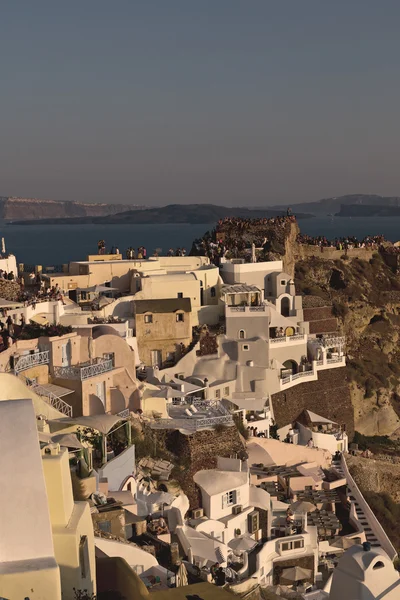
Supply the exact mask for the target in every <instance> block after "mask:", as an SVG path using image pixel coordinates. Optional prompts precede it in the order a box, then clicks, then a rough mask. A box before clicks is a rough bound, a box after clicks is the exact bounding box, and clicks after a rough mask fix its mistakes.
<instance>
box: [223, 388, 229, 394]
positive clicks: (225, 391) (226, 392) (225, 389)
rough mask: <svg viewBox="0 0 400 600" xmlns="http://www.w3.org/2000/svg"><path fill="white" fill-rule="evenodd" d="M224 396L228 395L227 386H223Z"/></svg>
mask: <svg viewBox="0 0 400 600" xmlns="http://www.w3.org/2000/svg"><path fill="white" fill-rule="evenodd" d="M224 396H229V387H224Z"/></svg>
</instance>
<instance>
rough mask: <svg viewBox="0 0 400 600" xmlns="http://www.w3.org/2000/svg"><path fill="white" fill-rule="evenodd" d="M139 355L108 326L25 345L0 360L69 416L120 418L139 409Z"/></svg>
mask: <svg viewBox="0 0 400 600" xmlns="http://www.w3.org/2000/svg"><path fill="white" fill-rule="evenodd" d="M135 363H136V360H135V353H134V351H133V350H132V348H131V347H130V346H129V345H128V344H127V343H126V341H125V340H124V339H123V338H122V337H121V336H120V335H119V334H118V333H117V331H116V330H115V329H114V328H113V327H110V326H107V325H99V326H96V327H93V328H92V327H87V328H85V327H82V328H80V329H78V330H77V332H74V333H69V334H66V335H63V336H56V337H40V338H37V339H33V340H22V341H19V342H17V343H16V344H14V345H13V346H11V347H10V348H9V349H8V350H6V351H5V352H2V353H1V354H0V369H1V370H3V371H11V372H14V373H15V374H16V375H18V377H19V378H20V379H22V380H23V381H24V382H28V383H29V384H30V385H31V386H32V389H33V390H34V391H35V392H36V394H39V395H41V396H43V397H45V398H46V400H47V401H48V402H49V403H50V404H51V405H52V406H55V407H56V408H57V410H62V412H63V413H64V414H65V415H67V416H75V417H76V416H79V415H95V414H101V413H112V414H116V413H119V412H121V411H124V410H126V409H133V408H134V406H135V405H136V400H137V398H136V395H137V384H136V367H135Z"/></svg>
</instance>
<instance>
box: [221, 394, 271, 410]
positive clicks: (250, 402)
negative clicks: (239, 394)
mask: <svg viewBox="0 0 400 600" xmlns="http://www.w3.org/2000/svg"><path fill="white" fill-rule="evenodd" d="M229 402H232V404H235V405H236V406H237V407H238V408H240V409H242V410H255V411H261V410H263V409H264V407H265V405H266V403H267V402H268V398H236V397H235V393H233V394H232V398H231V399H230V400H229Z"/></svg>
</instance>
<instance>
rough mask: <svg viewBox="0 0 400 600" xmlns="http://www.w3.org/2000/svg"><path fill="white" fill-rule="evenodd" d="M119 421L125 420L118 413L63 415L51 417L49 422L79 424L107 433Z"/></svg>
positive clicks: (66, 424)
mask: <svg viewBox="0 0 400 600" xmlns="http://www.w3.org/2000/svg"><path fill="white" fill-rule="evenodd" d="M120 421H126V419H123V418H122V417H119V416H118V415H93V416H92V417H65V418H64V419H53V420H52V421H50V423H58V424H59V425H63V424H65V426H68V425H80V426H81V427H89V428H90V429H95V430H96V431H100V433H104V434H107V433H108V432H109V431H111V429H112V428H113V427H114V425H116V424H117V423H119V422H120Z"/></svg>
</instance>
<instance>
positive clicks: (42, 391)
mask: <svg viewBox="0 0 400 600" xmlns="http://www.w3.org/2000/svg"><path fill="white" fill-rule="evenodd" d="M30 387H31V389H32V390H33V391H34V392H35V394H37V395H38V396H40V397H41V398H43V399H44V400H45V401H46V402H47V403H48V404H50V406H52V407H53V408H55V409H56V410H58V411H59V412H61V413H62V414H63V415H66V416H67V417H72V406H70V405H69V404H68V403H67V402H65V400H63V399H62V398H60V397H59V396H57V395H56V394H53V392H49V390H46V388H45V387H43V386H41V385H40V384H36V383H34V384H32V385H31V386H30Z"/></svg>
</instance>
